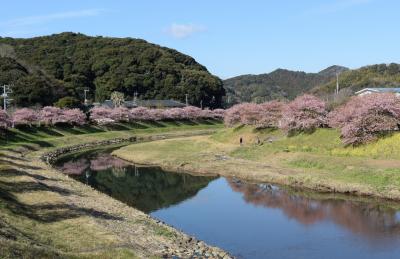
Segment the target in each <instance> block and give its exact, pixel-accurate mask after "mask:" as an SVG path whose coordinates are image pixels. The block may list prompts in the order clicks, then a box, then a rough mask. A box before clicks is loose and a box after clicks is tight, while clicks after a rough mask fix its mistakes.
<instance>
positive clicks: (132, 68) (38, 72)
mask: <svg viewBox="0 0 400 259" xmlns="http://www.w3.org/2000/svg"><path fill="white" fill-rule="evenodd" d="M0 57H1V59H0V66H1V67H0V69H1V77H0V84H3V83H8V84H14V95H13V98H14V99H15V104H16V105H19V106H26V105H35V104H40V105H46V104H51V103H52V102H54V101H56V100H58V99H59V98H61V97H64V96H66V95H70V96H74V97H76V98H78V99H80V100H82V99H83V96H82V95H83V89H84V88H86V87H87V88H89V89H90V90H91V98H92V99H93V100H96V101H102V100H104V99H106V98H109V96H110V94H111V92H113V91H120V92H123V93H124V94H125V95H126V96H127V97H128V98H130V97H132V96H133V95H134V92H138V94H139V98H143V99H150V98H159V99H161V98H172V99H176V100H180V101H184V100H185V94H186V93H187V94H189V102H190V103H191V104H194V105H199V104H200V101H201V100H202V101H203V105H205V106H211V107H217V106H220V105H221V100H222V96H223V95H224V94H225V90H224V88H223V86H222V81H221V80H220V79H219V78H218V77H216V76H213V75H211V74H210V73H209V72H208V71H207V69H206V68H205V67H204V66H202V65H200V64H199V63H197V62H196V61H195V60H194V59H193V58H192V57H190V56H187V55H184V54H182V53H179V52H178V51H176V50H173V49H169V48H165V47H161V46H158V45H155V44H151V43H148V42H146V41H144V40H140V39H132V38H108V37H90V36H86V35H83V34H77V33H60V34H54V35H51V36H44V37H36V38H29V39H13V38H1V37H0ZM29 95H30V96H29Z"/></svg>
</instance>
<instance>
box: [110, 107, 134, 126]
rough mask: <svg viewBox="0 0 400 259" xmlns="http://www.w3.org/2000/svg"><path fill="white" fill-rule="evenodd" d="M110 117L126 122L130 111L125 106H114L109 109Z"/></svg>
mask: <svg viewBox="0 0 400 259" xmlns="http://www.w3.org/2000/svg"><path fill="white" fill-rule="evenodd" d="M111 118H112V119H113V120H114V121H119V122H128V121H129V118H130V111H129V109H128V108H125V107H116V108H114V109H112V110H111Z"/></svg>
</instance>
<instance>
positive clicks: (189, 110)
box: [183, 106, 202, 120]
mask: <svg viewBox="0 0 400 259" xmlns="http://www.w3.org/2000/svg"><path fill="white" fill-rule="evenodd" d="M183 114H184V118H185V119H188V120H195V119H198V118H200V117H201V115H202V110H201V109H200V108H198V107H194V106H187V107H185V108H183Z"/></svg>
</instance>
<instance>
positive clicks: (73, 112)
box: [61, 108, 86, 125]
mask: <svg viewBox="0 0 400 259" xmlns="http://www.w3.org/2000/svg"><path fill="white" fill-rule="evenodd" d="M61 121H62V122H64V123H68V124H71V125H84V124H85V123H86V115H85V114H84V113H83V112H82V111H81V110H80V109H77V108H76V109H63V110H62V119H61Z"/></svg>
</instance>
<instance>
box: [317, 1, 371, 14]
mask: <svg viewBox="0 0 400 259" xmlns="http://www.w3.org/2000/svg"><path fill="white" fill-rule="evenodd" d="M372 1H374V0H335V1H333V2H330V3H327V4H324V5H321V6H318V7H316V8H314V9H312V10H310V11H309V13H311V14H326V13H335V12H339V11H342V10H345V9H348V8H353V7H356V6H361V5H365V4H369V3H371V2H372Z"/></svg>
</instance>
